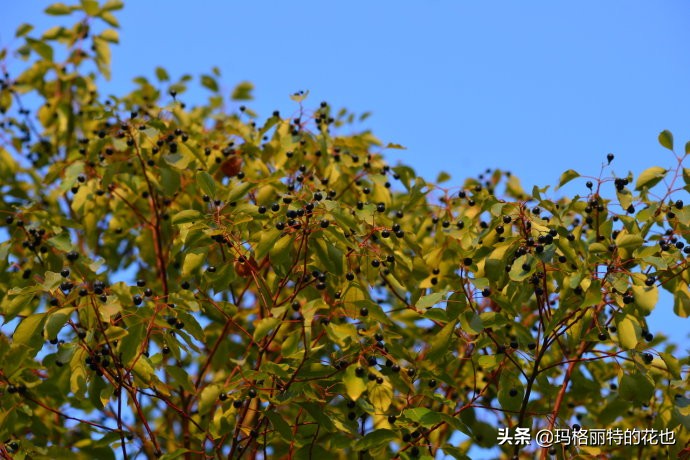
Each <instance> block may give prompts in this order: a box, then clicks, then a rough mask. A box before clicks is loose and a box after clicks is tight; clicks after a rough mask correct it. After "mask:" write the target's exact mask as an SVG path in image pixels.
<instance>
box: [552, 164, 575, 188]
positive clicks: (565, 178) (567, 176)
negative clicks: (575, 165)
mask: <svg viewBox="0 0 690 460" xmlns="http://www.w3.org/2000/svg"><path fill="white" fill-rule="evenodd" d="M577 177H580V173H579V172H577V171H575V170H574V169H569V170H567V171H566V172H564V173H563V174H561V178H560V180H559V181H558V187H556V189H559V188H561V187H563V186H564V185H565V184H567V183H568V182H570V181H571V180H573V179H575V178H577Z"/></svg>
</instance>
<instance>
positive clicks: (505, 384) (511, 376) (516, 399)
mask: <svg viewBox="0 0 690 460" xmlns="http://www.w3.org/2000/svg"><path fill="white" fill-rule="evenodd" d="M523 398H524V388H523V386H522V382H520V379H519V378H518V377H517V374H515V373H514V372H511V371H510V370H507V369H506V370H504V371H503V372H501V376H500V379H499V383H498V402H499V403H500V404H501V407H502V408H503V409H504V410H507V411H514V412H519V411H520V407H521V406H522V399H523Z"/></svg>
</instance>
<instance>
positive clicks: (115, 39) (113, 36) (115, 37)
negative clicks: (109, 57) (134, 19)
mask: <svg viewBox="0 0 690 460" xmlns="http://www.w3.org/2000/svg"><path fill="white" fill-rule="evenodd" d="M100 37H101V38H102V39H103V40H105V41H107V42H110V43H120V34H118V32H117V30H115V29H105V30H104V31H103V32H101V34H100Z"/></svg>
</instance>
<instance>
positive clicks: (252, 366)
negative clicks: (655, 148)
mask: <svg viewBox="0 0 690 460" xmlns="http://www.w3.org/2000/svg"><path fill="white" fill-rule="evenodd" d="M122 6H123V5H122V3H120V1H119V0H109V1H107V2H106V3H104V4H99V3H98V2H96V1H94V0H82V2H81V3H80V4H79V5H75V6H67V5H64V4H55V5H52V6H50V7H48V8H47V10H46V12H47V13H48V14H52V15H71V16H73V17H76V18H77V22H76V23H75V24H74V25H73V26H71V27H68V26H60V27H55V28H53V29H50V30H48V31H46V32H44V33H43V34H36V33H35V32H34V31H33V30H32V27H31V26H30V25H22V26H20V27H19V28H18V30H17V37H20V38H21V40H23V42H22V44H21V46H20V47H19V48H18V49H17V50H15V51H14V52H10V51H8V50H3V51H2V56H1V57H2V60H3V66H6V64H7V61H8V60H9V59H11V58H12V57H14V56H20V57H21V58H23V59H24V60H25V62H26V65H25V67H24V68H23V69H21V71H18V72H17V73H16V74H9V73H7V74H5V75H4V77H3V79H2V82H1V83H2V92H1V94H0V109H1V110H2V113H3V114H4V115H3V118H2V124H1V129H2V145H1V146H0V184H2V186H1V187H2V188H1V189H0V191H1V192H2V194H1V196H0V213H2V222H3V223H4V228H5V230H6V232H5V238H4V241H3V242H2V243H1V244H0V265H2V270H0V307H1V312H2V315H3V319H4V323H5V325H4V326H3V334H0V363H1V364H0V393H2V398H1V399H0V439H2V440H6V441H5V443H4V444H3V445H1V446H0V453H1V454H2V455H3V456H5V457H8V458H20V459H21V458H99V459H108V458H130V457H135V456H137V455H141V454H143V455H145V456H146V457H148V458H154V457H155V456H160V455H162V456H163V457H162V458H167V459H172V458H178V457H185V458H202V457H209V458H211V457H215V456H218V457H220V456H224V457H227V458H240V457H245V458H247V457H249V458H256V457H259V458H261V457H263V458H265V457H275V458H311V457H316V456H320V455H330V456H331V457H333V458H352V457H353V456H356V455H360V458H370V457H371V458H392V457H398V458H413V457H424V458H431V457H434V456H436V455H437V454H439V453H443V454H445V455H449V456H452V457H454V458H467V455H468V451H469V449H470V448H472V447H473V446H475V447H487V448H489V447H495V446H497V444H498V442H497V428H498V427H511V428H514V427H516V426H521V427H530V428H531V429H532V432H533V433H534V432H536V430H537V429H539V428H549V429H555V428H563V427H568V426H572V425H573V424H574V423H578V424H581V425H582V426H583V427H585V428H622V429H626V428H639V429H644V428H654V429H664V428H669V429H672V430H675V433H676V438H677V439H679V440H680V441H683V440H685V439H688V429H690V406H689V402H690V401H689V400H688V399H687V391H688V380H687V375H686V374H687V365H688V358H687V356H685V355H682V356H680V355H679V351H678V350H677V348H676V347H675V346H674V345H673V344H670V343H667V341H666V340H665V339H664V337H663V336H662V335H660V334H656V335H653V331H649V329H648V327H647V319H648V317H649V315H651V314H654V309H655V307H656V306H657V304H658V303H659V296H660V291H667V292H668V293H670V296H669V298H671V297H672V299H673V309H674V311H675V313H676V315H678V316H679V317H681V318H686V317H687V316H688V315H689V314H690V291H689V290H688V283H689V282H690V275H689V274H688V270H687V267H688V259H687V255H688V252H689V246H685V245H684V239H685V238H687V235H688V226H689V224H690V207H689V206H685V205H684V204H683V202H682V201H681V200H680V199H679V198H678V197H679V196H682V195H685V193H686V192H687V191H688V190H689V188H688V187H689V186H688V184H690V170H688V169H686V168H684V166H683V160H684V158H685V157H686V155H687V154H688V146H686V147H685V152H684V154H678V153H673V155H674V157H673V158H675V159H676V160H677V161H676V163H675V164H674V165H673V166H672V167H670V168H666V167H660V166H655V167H651V168H649V169H648V170H646V171H644V172H642V173H641V174H640V175H639V176H638V177H637V178H634V177H633V175H632V173H630V174H629V175H628V176H627V177H617V178H614V177H607V176H605V175H601V176H599V177H596V178H589V180H588V181H587V183H586V185H587V187H588V189H587V190H586V193H585V194H584V195H583V196H579V195H576V196H571V197H562V198H558V199H553V198H549V197H547V192H548V187H547V188H543V189H539V188H535V189H534V190H533V191H532V192H531V193H529V194H528V193H526V192H525V191H523V190H522V188H521V186H520V183H519V181H518V179H517V178H516V177H513V176H511V175H510V174H509V173H507V172H504V171H500V170H495V171H489V170H487V171H486V173H485V174H483V175H480V176H479V178H470V179H467V180H465V181H464V183H463V184H462V186H461V187H456V188H453V187H448V188H444V187H441V186H439V185H434V184H432V183H430V182H427V181H425V180H424V179H422V178H421V177H418V176H416V174H415V172H414V171H413V170H412V169H411V168H409V167H407V166H403V165H398V166H389V165H388V164H387V163H386V162H385V161H384V158H383V156H382V153H383V152H384V151H385V150H386V149H387V148H400V146H398V145H396V144H388V145H384V144H383V143H381V142H380V141H379V140H378V139H377V138H376V137H374V136H373V135H372V134H371V133H370V132H367V131H365V132H360V133H357V134H352V135H338V134H337V131H338V128H339V127H340V126H342V125H344V124H347V123H348V121H351V120H352V119H353V115H352V114H349V113H347V112H346V111H344V110H341V111H339V112H337V113H336V112H335V111H334V110H333V109H332V108H331V107H330V106H329V105H328V104H326V103H321V104H320V105H319V106H318V107H317V108H316V109H315V110H310V109H309V108H307V107H306V104H307V101H308V99H306V96H307V94H306V93H304V94H303V93H298V94H295V95H294V96H293V99H294V101H295V104H296V106H297V111H298V115H297V116H294V117H290V118H285V117H281V115H280V114H279V113H274V114H273V115H272V116H271V117H269V118H267V119H265V120H264V121H261V120H260V119H259V118H258V117H257V116H256V115H255V114H254V113H253V112H252V111H251V110H250V109H249V108H246V107H244V106H239V104H240V103H241V102H237V101H246V100H251V93H252V90H253V87H252V85H251V84H249V83H246V82H245V83H242V84H240V85H239V86H238V87H237V88H236V89H235V90H234V91H232V93H231V94H232V95H231V99H230V100H227V99H226V98H225V97H224V92H223V90H222V89H221V88H222V86H221V83H220V81H219V76H220V75H219V72H218V71H217V70H214V72H212V73H210V74H207V75H202V76H201V78H200V83H201V85H203V87H205V88H206V89H208V91H209V92H210V96H209V98H208V100H207V101H206V102H205V103H204V104H203V105H199V106H194V107H189V106H186V104H185V103H184V102H182V98H183V95H184V93H185V90H186V85H187V84H188V83H189V81H190V80H191V77H189V76H184V77H182V78H181V79H180V80H179V81H176V82H173V81H171V78H170V76H169V75H168V74H167V72H166V71H165V70H164V69H162V68H158V69H156V72H155V75H156V80H157V81H151V80H149V79H146V78H144V77H141V78H137V79H136V80H135V85H136V87H135V89H134V90H133V91H132V92H131V93H129V94H126V95H123V96H109V97H105V96H104V95H103V94H101V93H100V92H99V84H100V83H101V77H98V75H102V76H103V77H105V78H108V77H109V74H110V62H109V61H110V51H109V46H110V44H111V43H116V42H117V41H118V33H117V31H116V29H117V27H118V22H117V19H116V17H115V16H114V15H113V12H114V11H116V10H118V9H120V8H121V7H122ZM29 107H31V109H30V108H29ZM659 141H660V143H661V144H662V145H663V146H664V147H666V148H668V149H669V150H671V151H674V152H675V150H674V148H675V147H674V143H673V138H672V136H671V134H670V133H668V132H663V133H662V134H661V135H660V138H659ZM612 160H613V157H610V158H609V160H608V161H609V163H610V162H611V161H612ZM614 161H615V160H614ZM603 171H607V170H606V169H603ZM579 177H580V175H579V174H578V173H577V172H575V171H572V170H569V171H566V172H565V173H564V174H563V176H562V178H561V181H560V184H559V186H562V185H564V184H565V183H566V182H569V181H571V180H576V179H577V180H578V181H579V180H582V179H578V178H579ZM445 179H448V177H447V175H443V176H442V177H440V178H439V180H445ZM583 190H585V189H584V188H583ZM131 280H137V281H131ZM662 308H671V306H670V305H668V306H667V305H663V307H662ZM684 366H685V367H684ZM684 448H685V451H686V452H687V450H688V449H687V446H684V445H683V443H682V442H678V443H676V444H675V445H670V446H646V447H642V448H641V447H640V446H625V445H620V446H617V445H608V446H603V447H593V446H590V447H587V446H584V447H580V448H577V449H576V448H573V447H571V448H566V447H564V446H558V449H557V450H554V451H552V453H554V452H555V453H556V454H557V455H559V456H561V455H563V456H568V457H569V456H573V455H575V454H576V453H579V454H581V455H583V456H587V455H597V454H600V453H601V454H605V455H608V456H611V457H612V458H613V457H615V458H638V457H640V456H642V457H644V458H652V456H653V455H665V454H666V452H667V451H668V454H669V455H677V454H680V453H681V451H682V450H683V449H684ZM498 449H500V450H501V451H502V452H503V455H505V456H506V457H511V456H513V455H518V454H520V455H525V456H527V457H528V458H529V457H532V456H534V455H538V454H539V452H540V449H539V448H537V447H536V446H535V445H534V444H532V445H530V446H525V447H523V448H522V449H521V450H519V449H518V448H517V447H516V446H511V445H507V444H504V445H502V446H500V447H498ZM547 450H548V449H544V450H541V454H542V455H546V454H547Z"/></svg>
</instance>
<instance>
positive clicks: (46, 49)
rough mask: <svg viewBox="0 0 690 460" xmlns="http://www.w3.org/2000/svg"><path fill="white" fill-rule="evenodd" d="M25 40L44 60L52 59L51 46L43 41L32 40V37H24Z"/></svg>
mask: <svg viewBox="0 0 690 460" xmlns="http://www.w3.org/2000/svg"><path fill="white" fill-rule="evenodd" d="M26 42H27V43H28V44H29V46H31V49H33V50H34V51H35V52H36V53H37V54H38V55H39V56H41V57H42V58H43V59H45V60H46V61H52V60H53V48H52V47H51V46H50V45H49V44H47V43H46V42H44V41H41V40H34V39H33V38H29V37H27V38H26Z"/></svg>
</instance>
